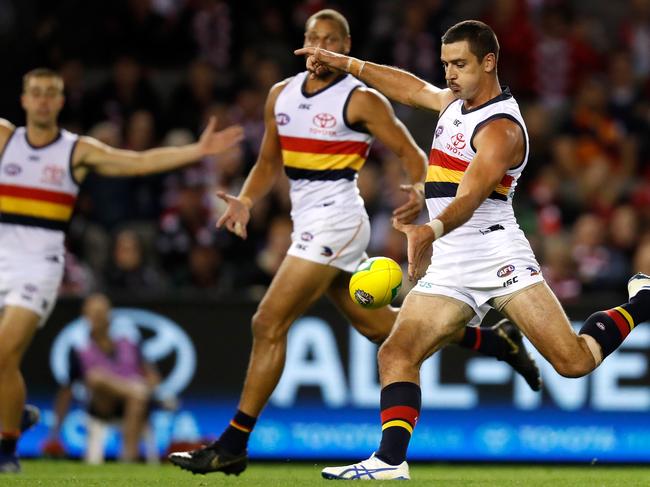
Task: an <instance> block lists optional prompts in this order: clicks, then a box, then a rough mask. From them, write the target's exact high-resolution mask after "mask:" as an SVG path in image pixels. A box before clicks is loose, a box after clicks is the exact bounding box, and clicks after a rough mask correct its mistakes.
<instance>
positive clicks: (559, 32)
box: [527, 4, 599, 110]
mask: <svg viewBox="0 0 650 487" xmlns="http://www.w3.org/2000/svg"><path fill="white" fill-rule="evenodd" d="M574 20H575V22H576V23H579V22H580V21H581V19H580V18H574V16H573V14H572V12H571V10H570V8H569V6H568V5H566V4H565V5H564V6H558V5H552V4H551V5H545V6H544V7H543V9H542V12H541V19H540V22H539V29H538V32H537V35H536V41H535V44H533V45H532V46H527V47H528V49H529V50H530V51H531V53H532V55H533V69H534V71H533V86H534V90H535V95H536V96H538V97H539V98H540V101H541V102H542V103H543V104H544V105H545V106H546V107H548V108H550V109H553V110H555V109H560V108H562V107H564V106H565V105H566V103H567V101H568V97H569V95H570V94H571V93H573V92H574V89H575V86H576V85H577V84H578V81H579V80H580V79H581V78H582V77H584V76H588V75H589V74H590V73H594V72H595V71H597V69H598V59H599V56H598V54H597V53H596V52H595V51H594V50H593V49H592V48H591V46H590V45H588V44H587V43H586V42H584V40H583V39H581V38H580V37H579V36H577V35H575V33H574V32H572V30H571V25H572V23H573V21H574ZM578 32H580V31H578Z"/></svg>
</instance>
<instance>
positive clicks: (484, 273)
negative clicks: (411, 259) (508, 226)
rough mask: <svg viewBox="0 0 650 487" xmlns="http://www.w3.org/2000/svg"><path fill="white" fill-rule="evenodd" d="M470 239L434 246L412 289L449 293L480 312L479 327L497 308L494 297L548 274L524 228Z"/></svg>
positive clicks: (474, 323)
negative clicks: (424, 272)
mask: <svg viewBox="0 0 650 487" xmlns="http://www.w3.org/2000/svg"><path fill="white" fill-rule="evenodd" d="M508 233H510V232H508ZM450 236H452V237H453V236H454V234H453V233H452V234H450ZM468 240H469V239H466V238H463V239H460V238H455V239H453V238H452V239H446V238H445V237H443V238H442V239H441V241H440V242H439V243H440V245H438V247H437V248H436V246H434V251H433V255H432V258H431V265H430V266H429V268H428V269H427V272H426V274H425V275H424V276H423V277H422V278H421V279H420V280H419V281H418V283H417V284H416V285H415V286H414V287H413V289H412V291H413V292H417V293H422V294H431V295H442V296H448V297H451V298H455V299H457V300H459V301H462V302H464V303H466V304H468V305H469V306H470V307H471V308H472V309H473V310H474V313H476V316H475V317H474V318H473V319H472V320H471V321H470V323H469V324H470V325H474V326H478V325H480V323H481V321H482V320H483V318H484V317H485V315H486V314H487V312H488V311H489V310H490V309H491V308H492V307H493V306H492V305H491V300H492V299H493V298H496V297H499V296H506V295H508V294H512V293H515V292H517V291H520V290H522V289H524V288H526V287H528V286H531V285H533V284H535V283H538V282H542V281H543V280H544V277H543V276H542V273H541V269H540V266H539V264H538V263H537V259H536V258H535V255H534V254H533V251H532V250H531V248H530V244H529V243H528V241H527V240H526V238H525V237H524V236H523V233H522V232H520V231H516V232H511V233H510V235H507V234H506V232H504V234H501V235H499V236H498V239H496V238H494V237H492V236H490V237H489V238H479V239H477V240H473V241H468ZM436 244H438V242H436Z"/></svg>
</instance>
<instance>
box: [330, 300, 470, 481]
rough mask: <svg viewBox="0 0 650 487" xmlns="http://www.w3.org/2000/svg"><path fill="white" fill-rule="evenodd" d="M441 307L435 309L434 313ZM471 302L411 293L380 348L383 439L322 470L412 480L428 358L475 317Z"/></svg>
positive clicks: (332, 474) (332, 473) (344, 476)
mask: <svg viewBox="0 0 650 487" xmlns="http://www.w3.org/2000/svg"><path fill="white" fill-rule="evenodd" d="M432 310H435V313H432ZM472 316H473V310H472V309H471V308H470V307H469V306H468V305H467V304H465V303H463V302H461V301H458V300H456V299H452V298H449V297H446V296H437V295H424V294H419V293H414V292H411V293H410V294H409V295H408V296H407V297H406V300H405V301H404V304H403V306H402V308H401V309H400V312H399V315H398V317H397V321H396V323H395V326H394V327H393V330H392V331H391V334H390V335H389V337H388V339H387V340H386V341H385V342H384V344H383V345H382V346H381V348H380V349H379V354H378V360H379V375H380V379H381V384H382V390H381V400H380V404H381V422H382V438H381V444H380V445H379V449H378V450H377V452H376V453H375V455H373V456H372V457H371V458H369V459H368V460H365V461H363V462H361V463H360V464H356V465H350V466H345V467H330V468H325V469H324V470H323V471H322V475H323V477H325V478H336V479H368V478H375V479H386V480H387V479H408V478H409V472H408V466H407V464H406V462H405V459H406V451H407V449H408V444H409V441H410V439H411V434H412V432H413V428H415V424H416V422H417V420H418V417H419V415H420V405H421V393H420V386H419V382H420V367H421V365H422V362H424V360H426V359H427V358H428V357H430V356H431V355H432V354H433V353H435V352H436V351H437V350H439V349H440V348H442V347H444V346H445V345H446V344H447V343H449V342H450V341H451V340H452V338H453V337H454V335H455V334H456V333H458V330H460V329H462V328H463V327H464V326H465V324H466V323H467V322H468V321H469V320H470V319H471V318H472Z"/></svg>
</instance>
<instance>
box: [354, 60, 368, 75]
mask: <svg viewBox="0 0 650 487" xmlns="http://www.w3.org/2000/svg"><path fill="white" fill-rule="evenodd" d="M365 67H366V62H365V61H361V66H359V72H358V73H357V76H356V77H357V78H361V72H362V71H363V68H365Z"/></svg>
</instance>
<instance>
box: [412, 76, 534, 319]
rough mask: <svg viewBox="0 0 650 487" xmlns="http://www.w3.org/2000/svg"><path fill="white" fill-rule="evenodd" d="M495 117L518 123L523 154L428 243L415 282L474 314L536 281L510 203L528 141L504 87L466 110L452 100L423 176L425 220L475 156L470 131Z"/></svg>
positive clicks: (448, 197)
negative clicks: (461, 218) (458, 221)
mask: <svg viewBox="0 0 650 487" xmlns="http://www.w3.org/2000/svg"><path fill="white" fill-rule="evenodd" d="M500 118H506V119H509V120H511V121H513V122H514V123H516V124H517V125H519V127H520V128H521V130H522V132H523V136H524V145H525V147H524V156H523V159H522V160H521V162H520V163H519V164H518V165H517V166H516V167H514V168H512V169H510V170H509V171H507V172H506V174H505V175H504V177H503V178H502V180H501V181H500V182H499V184H498V185H497V186H496V188H495V189H494V191H492V193H491V194H490V195H489V196H488V198H487V199H486V200H485V201H483V203H481V205H480V206H479V207H478V208H477V210H476V211H475V212H474V214H473V215H472V217H471V218H470V219H469V221H467V222H466V223H465V224H463V225H462V226H460V227H459V228H457V229H455V230H453V231H451V232H450V233H448V234H446V235H444V236H443V237H442V238H440V239H439V240H436V241H435V242H434V243H433V254H432V259H431V265H430V266H429V268H428V270H427V274H426V275H425V276H424V277H423V278H422V279H421V280H420V282H418V284H417V286H416V287H415V288H414V290H415V291H419V292H425V293H429V294H443V295H447V296H451V297H454V298H456V299H459V300H461V301H464V302H466V303H467V304H469V305H470V306H471V307H472V308H473V309H474V311H475V312H476V314H477V315H478V318H479V319H481V318H482V317H483V315H484V314H485V312H486V311H487V309H486V308H485V306H484V305H485V303H487V302H488V301H489V300H490V299H491V298H493V297H496V296H502V295H505V294H509V293H512V292H514V291H516V290H518V289H521V288H523V287H526V286H528V285H531V284H533V283H535V282H539V281H540V280H542V276H541V274H540V269H539V264H538V263H537V260H536V259H535V256H534V254H533V252H532V250H531V248H530V244H529V243H528V240H527V239H526V237H525V235H524V233H523V231H522V230H521V229H520V228H519V225H518V224H517V221H516V219H515V215H514V211H513V208H512V198H513V195H514V191H515V188H516V186H517V181H518V180H519V176H520V175H521V173H522V171H523V169H524V167H525V166H526V163H527V161H528V148H529V142H528V133H527V131H526V125H525V123H524V120H523V117H522V116H521V113H520V111H519V105H518V104H517V102H516V101H515V99H514V98H513V97H512V95H511V94H510V91H509V90H508V89H507V88H504V90H503V92H502V93H501V94H500V95H498V96H497V97H495V98H493V99H491V100H489V101H488V102H486V103H484V104H483V105H480V106H478V107H476V108H473V109H471V110H466V109H465V107H464V105H463V100H455V101H453V102H452V103H451V104H450V105H449V106H448V107H447V108H446V109H445V110H444V111H443V112H442V113H441V114H440V118H439V120H438V124H437V126H436V131H435V134H434V138H433V144H432V148H431V153H430V156H429V167H428V170H427V177H426V182H425V197H426V203H427V208H428V210H429V216H430V219H434V218H436V217H437V216H438V215H439V214H440V213H441V212H442V211H443V210H444V209H445V208H446V207H447V206H448V205H449V204H450V203H451V202H452V201H453V199H454V197H455V196H456V191H457V189H458V184H459V183H460V181H461V179H462V177H463V175H464V173H465V170H466V169H467V168H468V167H469V165H470V164H471V163H472V160H473V159H474V156H475V155H476V148H475V146H474V137H475V135H476V133H477V132H478V130H479V129H480V128H481V127H482V126H483V125H485V124H486V123H489V122H491V121H493V120H496V119H500ZM474 323H477V321H475V322H474Z"/></svg>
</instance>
